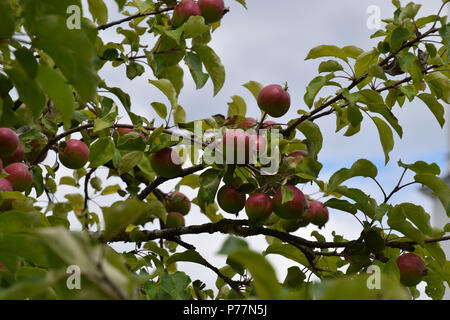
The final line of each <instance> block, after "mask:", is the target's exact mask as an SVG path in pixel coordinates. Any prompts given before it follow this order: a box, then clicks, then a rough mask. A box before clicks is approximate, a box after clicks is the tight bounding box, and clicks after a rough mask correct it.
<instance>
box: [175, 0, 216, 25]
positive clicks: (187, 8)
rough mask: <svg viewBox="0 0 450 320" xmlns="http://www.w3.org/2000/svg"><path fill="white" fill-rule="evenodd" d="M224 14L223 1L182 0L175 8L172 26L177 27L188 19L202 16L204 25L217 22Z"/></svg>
mask: <svg viewBox="0 0 450 320" xmlns="http://www.w3.org/2000/svg"><path fill="white" fill-rule="evenodd" d="M224 14H225V3H224V2H223V0H198V2H195V1H194V0H183V1H181V2H180V3H178V4H177V5H176V6H175V9H174V12H173V16H172V24H173V25H174V26H175V27H179V26H180V25H182V24H183V23H185V22H186V21H187V20H188V19H189V17H192V16H202V17H203V18H204V19H205V22H206V23H208V24H209V23H214V22H218V21H219V20H220V19H222V17H223V15H224Z"/></svg>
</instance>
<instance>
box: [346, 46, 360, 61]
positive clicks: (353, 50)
mask: <svg viewBox="0 0 450 320" xmlns="http://www.w3.org/2000/svg"><path fill="white" fill-rule="evenodd" d="M342 50H344V52H345V54H346V55H347V57H349V58H352V59H357V58H358V57H359V56H360V55H361V53H363V52H364V50H363V49H361V48H358V47H355V46H346V47H343V48H342Z"/></svg>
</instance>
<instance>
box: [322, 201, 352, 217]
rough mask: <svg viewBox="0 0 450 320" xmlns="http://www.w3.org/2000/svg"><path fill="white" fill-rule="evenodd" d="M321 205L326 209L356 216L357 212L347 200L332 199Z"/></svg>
mask: <svg viewBox="0 0 450 320" xmlns="http://www.w3.org/2000/svg"><path fill="white" fill-rule="evenodd" d="M323 205H324V206H325V207H328V208H334V209H337V210H341V211H345V212H349V213H351V214H356V212H357V209H356V207H355V205H354V204H351V203H350V202H348V201H347V200H341V199H336V198H332V199H330V200H328V201H326V202H325V203H324V204H323Z"/></svg>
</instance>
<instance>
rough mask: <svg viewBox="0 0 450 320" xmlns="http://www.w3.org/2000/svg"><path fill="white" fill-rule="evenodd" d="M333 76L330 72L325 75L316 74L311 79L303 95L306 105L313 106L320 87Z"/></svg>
mask: <svg viewBox="0 0 450 320" xmlns="http://www.w3.org/2000/svg"><path fill="white" fill-rule="evenodd" d="M333 77H334V74H332V73H331V74H328V75H326V76H317V77H315V78H314V79H312V80H311V82H310V83H309V84H308V86H307V87H306V93H305V95H304V97H303V99H304V101H305V103H306V105H307V106H308V107H310V108H311V107H312V106H313V104H314V99H315V97H316V95H317V94H318V93H319V91H320V89H322V88H323V86H324V85H325V84H326V83H327V82H328V81H329V80H330V79H331V78H333Z"/></svg>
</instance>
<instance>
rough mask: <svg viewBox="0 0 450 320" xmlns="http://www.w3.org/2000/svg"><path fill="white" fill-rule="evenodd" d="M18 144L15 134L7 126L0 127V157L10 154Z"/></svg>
mask: <svg viewBox="0 0 450 320" xmlns="http://www.w3.org/2000/svg"><path fill="white" fill-rule="evenodd" d="M18 146H19V138H18V137H17V134H16V133H15V132H14V131H13V130H11V129H9V128H0V157H5V156H9V155H11V154H12V153H14V151H16V149H17V147H18Z"/></svg>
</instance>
